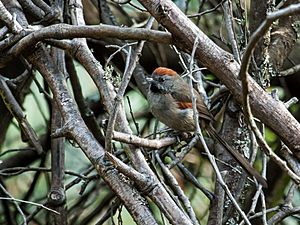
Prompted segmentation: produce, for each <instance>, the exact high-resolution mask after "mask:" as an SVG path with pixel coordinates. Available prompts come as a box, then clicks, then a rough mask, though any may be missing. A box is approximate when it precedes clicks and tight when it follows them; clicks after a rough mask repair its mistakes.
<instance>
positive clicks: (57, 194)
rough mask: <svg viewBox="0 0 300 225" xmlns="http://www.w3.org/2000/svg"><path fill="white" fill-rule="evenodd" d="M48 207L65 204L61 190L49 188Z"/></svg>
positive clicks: (64, 197)
mask: <svg viewBox="0 0 300 225" xmlns="http://www.w3.org/2000/svg"><path fill="white" fill-rule="evenodd" d="M48 200H49V204H50V205H54V206H58V205H62V204H64V203H65V200H66V195H65V191H64V189H63V188H51V190H50V192H49V194H48Z"/></svg>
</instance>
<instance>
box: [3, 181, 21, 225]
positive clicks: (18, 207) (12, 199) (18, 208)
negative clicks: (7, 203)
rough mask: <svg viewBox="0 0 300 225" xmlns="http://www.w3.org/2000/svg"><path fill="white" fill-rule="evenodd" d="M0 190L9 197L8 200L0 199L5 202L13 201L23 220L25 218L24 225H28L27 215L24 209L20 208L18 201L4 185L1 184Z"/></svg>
mask: <svg viewBox="0 0 300 225" xmlns="http://www.w3.org/2000/svg"><path fill="white" fill-rule="evenodd" d="M0 188H1V190H2V191H3V192H4V193H5V194H6V195H7V196H8V198H5V197H0V199H3V200H11V201H13V204H14V205H15V206H16V208H17V210H18V211H19V213H20V214H21V216H22V218H23V221H24V222H23V224H25V225H27V222H26V216H25V214H24V213H23V211H22V209H21V208H20V206H19V204H18V203H17V201H18V200H17V199H15V198H14V197H13V196H12V195H11V194H10V193H9V192H8V191H7V190H6V189H5V188H4V187H3V185H2V184H1V183H0Z"/></svg>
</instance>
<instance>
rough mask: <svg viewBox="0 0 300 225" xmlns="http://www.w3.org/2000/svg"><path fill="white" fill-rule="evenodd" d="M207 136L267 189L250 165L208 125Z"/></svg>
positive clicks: (265, 183) (266, 185) (265, 182)
mask: <svg viewBox="0 0 300 225" xmlns="http://www.w3.org/2000/svg"><path fill="white" fill-rule="evenodd" d="M206 131H207V132H208V134H209V135H210V136H211V137H212V138H214V139H215V140H216V141H218V142H219V143H220V144H221V145H222V146H223V147H224V148H225V149H226V150H227V151H228V152H229V153H230V155H231V156H232V157H233V158H234V159H235V160H236V161H237V162H238V163H239V164H240V165H241V166H242V167H243V168H244V170H245V171H246V172H247V173H248V174H249V175H251V176H254V177H255V178H256V180H257V181H258V182H259V183H260V184H261V185H262V186H263V187H264V188H266V187H268V184H267V181H266V180H265V179H264V178H263V177H262V176H261V175H260V174H259V173H258V172H257V171H256V170H255V169H254V168H253V167H252V166H251V165H250V163H249V162H248V161H247V160H246V159H245V158H244V157H243V156H242V155H241V154H240V153H239V152H237V151H235V150H234V149H233V148H232V147H231V146H230V145H229V144H228V143H227V142H226V141H225V140H224V139H223V138H222V137H221V136H220V135H219V134H218V133H217V131H216V130H215V128H213V127H212V125H208V126H207V127H206Z"/></svg>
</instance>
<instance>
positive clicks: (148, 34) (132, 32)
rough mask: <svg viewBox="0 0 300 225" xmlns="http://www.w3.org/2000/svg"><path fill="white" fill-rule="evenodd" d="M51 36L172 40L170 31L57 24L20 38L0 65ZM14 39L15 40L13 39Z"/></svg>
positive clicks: (4, 56) (169, 41)
mask: <svg viewBox="0 0 300 225" xmlns="http://www.w3.org/2000/svg"><path fill="white" fill-rule="evenodd" d="M50 38H54V39H73V38H94V39H103V38H118V39H123V40H146V41H151V42H158V43H164V44H170V43H171V42H172V39H171V35H170V34H169V33H167V32H162V31H155V30H149V29H147V28H128V27H118V26H111V25H105V24H101V25H97V26H86V25H79V26H75V25H68V24H55V25H51V26H48V27H45V28H42V29H40V30H37V31H34V32H32V33H30V34H29V35H27V36H25V37H24V38H22V39H21V40H19V41H18V42H17V43H16V44H15V45H14V46H13V47H12V48H11V49H10V50H9V51H8V52H7V53H4V52H3V53H2V54H1V55H0V67H3V66H4V65H5V64H6V63H7V62H9V61H10V60H12V59H13V58H14V57H16V56H18V55H20V54H21V53H22V52H24V51H26V50H28V49H29V48H30V47H32V46H34V45H35V44H36V43H38V42H39V41H43V40H45V39H50ZM10 39H12V38H10ZM12 41H15V40H14V39H12ZM3 44H5V45H7V41H6V42H3ZM0 48H1V45H0Z"/></svg>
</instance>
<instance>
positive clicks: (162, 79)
mask: <svg viewBox="0 0 300 225" xmlns="http://www.w3.org/2000/svg"><path fill="white" fill-rule="evenodd" d="M165 80H166V79H165V78H164V77H159V78H158V81H159V82H164V81H165Z"/></svg>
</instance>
